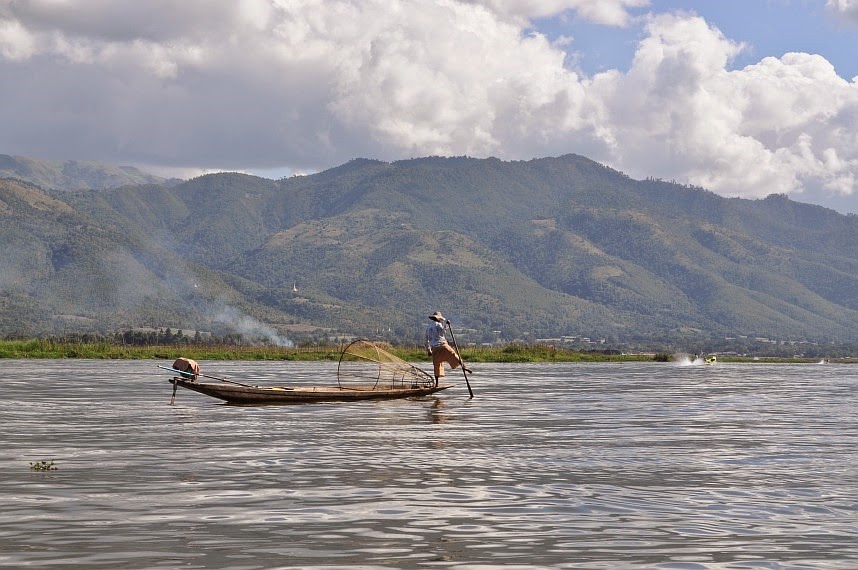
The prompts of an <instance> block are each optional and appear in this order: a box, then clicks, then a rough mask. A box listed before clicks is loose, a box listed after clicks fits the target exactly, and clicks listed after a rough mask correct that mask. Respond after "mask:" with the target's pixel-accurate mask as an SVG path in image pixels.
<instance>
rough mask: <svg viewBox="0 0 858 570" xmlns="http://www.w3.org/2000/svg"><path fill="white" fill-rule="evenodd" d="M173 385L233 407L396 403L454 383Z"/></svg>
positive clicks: (180, 380)
mask: <svg viewBox="0 0 858 570" xmlns="http://www.w3.org/2000/svg"><path fill="white" fill-rule="evenodd" d="M169 382H170V384H173V385H174V386H181V387H182V388H185V389H187V390H192V391H194V392H199V393H200V394H205V395H206V396H211V397H213V398H217V399H219V400H223V401H225V402H228V403H230V404H306V403H312V402H343V401H345V402H350V401H357V400H392V399H396V398H411V397H415V396H428V395H430V394H434V393H436V392H440V391H441V390H446V389H447V388H452V387H453V384H440V385H438V386H437V387H429V388H407V387H402V388H378V387H373V386H363V387H349V388H341V387H339V386H330V387H328V386H298V387H286V386H240V385H236V384H218V383H214V382H196V381H193V380H185V379H183V378H171V379H170V380H169Z"/></svg>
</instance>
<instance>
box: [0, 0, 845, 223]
mask: <svg viewBox="0 0 858 570" xmlns="http://www.w3.org/2000/svg"><path fill="white" fill-rule="evenodd" d="M856 53H858V0H815V1H811V0H702V1H698V2H690V1H680V0H183V1H182V2H175V1H173V0H0V153H2V154H11V155H19V156H29V157H34V158H44V159H53V160H70V159H74V160H94V161H103V162H108V163H112V164H120V165H131V166H137V167H139V168H141V169H143V170H145V171H148V172H151V173H154V174H159V175H162V176H177V177H180V178H188V177H191V176H195V175H199V174H202V173H206V172H215V171H222V170H230V171H242V172H249V173H253V174H258V175H261V176H266V177H269V178H280V177H283V176H290V175H292V174H305V173H311V172H318V171H321V170H325V169H327V168H332V167H334V166H337V165H339V164H342V163H344V162H347V161H348V160H351V159H353V158H374V159H380V160H385V161H393V160H400V159H408V158H412V157H418V156H428V155H441V156H462V155H467V156H472V157H477V158H484V157H489V156H494V157H497V158H500V159H503V160H530V159H533V158H541V157H546V156H560V155H563V154H568V153H575V154H580V155H583V156H586V157H588V158H591V159H593V160H595V161H598V162H600V163H603V164H606V165H608V166H611V167H612V168H614V169H616V170H620V171H622V172H624V173H626V174H627V175H629V176H631V177H632V178H638V179H641V178H646V177H655V178H661V179H664V180H675V181H677V182H680V183H683V184H693V185H695V186H701V187H704V188H706V189H708V190H711V191H713V192H716V193H718V194H720V195H723V196H737V197H744V198H763V197H765V196H767V195H769V194H773V193H777V194H787V195H789V196H790V197H791V198H792V199H794V200H797V201H801V202H808V203H814V204H821V205H824V206H827V207H831V208H834V209H836V210H838V211H840V212H844V213H846V212H858V57H856V56H855V54H856Z"/></svg>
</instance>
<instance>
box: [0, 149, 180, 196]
mask: <svg viewBox="0 0 858 570" xmlns="http://www.w3.org/2000/svg"><path fill="white" fill-rule="evenodd" d="M0 178H17V179H19V180H23V181H25V182H31V183H33V184H36V185H37V186H40V187H42V188H45V189H54V190H83V189H90V188H99V189H104V188H118V187H120V186H127V185H132V184H164V183H176V182H178V181H177V180H167V179H165V178H161V177H160V176H154V175H152V174H147V173H145V172H142V171H140V170H139V169H137V168H134V167H133V166H113V165H111V164H105V163H102V162H94V161H85V160H43V159H35V158H29V157H26V156H10V155H8V154H0Z"/></svg>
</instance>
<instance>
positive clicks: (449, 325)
mask: <svg viewBox="0 0 858 570" xmlns="http://www.w3.org/2000/svg"><path fill="white" fill-rule="evenodd" d="M447 328H448V329H450V340H452V341H453V348H455V349H456V356H458V357H459V365H460V366H461V367H462V374H463V375H464V377H465V385H466V386H467V387H468V394H470V395H471V398H473V397H474V391H473V390H471V383H470V382H468V373H467V372H465V361H464V360H462V353H461V352H459V345H458V344H456V335H454V334H453V325H452V323H450V321H447ZM442 366H443V364H442Z"/></svg>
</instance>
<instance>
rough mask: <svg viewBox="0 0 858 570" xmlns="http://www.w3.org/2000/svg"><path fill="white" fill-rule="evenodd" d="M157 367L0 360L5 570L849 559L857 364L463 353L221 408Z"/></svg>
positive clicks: (238, 366) (309, 376)
mask: <svg viewBox="0 0 858 570" xmlns="http://www.w3.org/2000/svg"><path fill="white" fill-rule="evenodd" d="M157 364H163V365H169V364H170V362H167V361H165V362H155V361H118V362H112V361H91V360H62V361H60V360H34V361H20V360H0V390H2V398H0V430H2V431H0V566H4V567H15V568H20V567H33V568H39V567H41V568H49V567H50V568H87V569H89V568H205V569H213V568H218V569H221V568H230V569H236V570H239V569H242V570H245V569H248V570H249V569H263V568H264V569H268V568H318V569H321V568H366V569H374V568H442V569H445V568H456V569H463V568H468V569H486V568H493V567H504V568H512V569H516V568H521V569H529V568H586V569H612V570H613V569H624V568H657V569H671V570H674V569H706V568H719V569H720V568H731V569H733V568H754V569H758V568H766V569H792V568H825V569H831V568H834V569H839V568H843V569H846V568H848V569H854V568H858V366H848V365H837V364H828V365H823V364H818V365H813V364H803V365H768V364H726V363H718V364H716V365H714V366H703V365H701V366H678V365H674V364H657V363H640V364H637V363H635V364H583V365H579V364H557V365H554V364H535V365H534V364H527V365H501V364H482V365H474V366H473V368H474V369H475V372H476V374H475V375H474V376H473V377H472V378H471V380H472V382H471V385H472V387H473V389H474V393H475V396H476V397H475V398H474V399H473V400H469V399H468V393H467V389H466V388H465V387H464V384H463V383H462V384H461V385H459V386H457V387H456V388H453V389H450V390H448V391H446V392H443V393H441V394H440V395H436V396H433V397H427V398H422V399H413V400H396V401H384V402H353V403H335V404H309V405H301V406H262V407H239V406H228V405H224V404H221V403H220V402H219V401H217V400H214V399H212V398H208V397H206V396H203V395H200V394H196V393H193V392H189V391H186V390H180V391H179V392H178V394H177V397H176V404H175V405H174V406H170V405H169V401H170V396H171V392H172V387H171V386H170V385H169V384H168V383H167V381H166V378H167V376H166V373H165V372H164V371H162V370H159V369H157V368H156V365H157ZM202 366H203V372H204V373H207V374H212V375H220V376H226V377H228V378H232V379H236V380H240V379H254V380H255V382H254V383H257V382H258V383H266V382H267V381H269V380H270V381H278V382H283V381H284V376H285V377H288V378H289V379H291V382H292V383H294V384H325V385H327V384H331V383H335V382H336V364H335V363H329V362H319V363H290V362H286V363H266V362H203V363H202ZM456 372H458V371H456ZM448 379H450V380H454V381H459V380H461V376H458V375H457V374H451V375H450V376H449V377H448ZM43 460H44V461H50V460H53V461H55V465H56V467H57V470H55V471H46V472H39V471H34V470H31V469H30V463H31V462H38V461H43Z"/></svg>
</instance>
